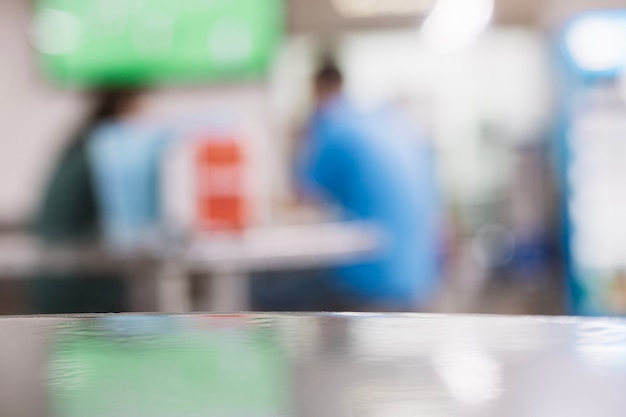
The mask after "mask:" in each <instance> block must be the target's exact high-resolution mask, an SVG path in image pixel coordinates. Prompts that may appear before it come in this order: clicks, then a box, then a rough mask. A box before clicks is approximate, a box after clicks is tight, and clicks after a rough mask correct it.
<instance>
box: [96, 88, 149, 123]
mask: <svg viewBox="0 0 626 417" xmlns="http://www.w3.org/2000/svg"><path fill="white" fill-rule="evenodd" d="M140 94H141V91H140V90H137V89H111V90H102V91H99V92H97V93H96V104H95V106H94V107H93V110H92V112H91V116H90V117H89V120H91V121H92V122H93V124H96V123H99V122H102V121H105V120H108V119H113V118H115V117H117V116H119V115H120V114H122V113H124V111H125V110H126V109H125V106H128V104H129V103H131V102H132V101H133V100H135V99H136V98H137V96H139V95H140Z"/></svg>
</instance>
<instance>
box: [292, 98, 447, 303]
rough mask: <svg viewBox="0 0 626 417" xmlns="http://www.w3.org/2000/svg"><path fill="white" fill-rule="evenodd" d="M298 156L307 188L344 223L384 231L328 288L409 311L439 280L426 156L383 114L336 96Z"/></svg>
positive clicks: (398, 121) (420, 144)
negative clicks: (373, 248)
mask: <svg viewBox="0 0 626 417" xmlns="http://www.w3.org/2000/svg"><path fill="white" fill-rule="evenodd" d="M309 134H310V138H309V141H308V147H307V149H306V150H305V152H304V154H303V161H301V167H302V168H303V172H302V173H301V175H302V179H303V180H304V185H305V187H306V189H307V190H308V191H310V192H317V193H318V194H319V193H321V194H323V195H325V196H326V197H327V198H329V199H330V200H332V201H334V202H335V203H336V204H338V205H339V206H340V207H341V208H342V209H343V212H344V213H343V216H344V218H345V219H346V220H354V219H358V220H366V221H371V222H374V223H376V224H377V226H379V228H380V229H381V230H382V231H383V232H384V237H385V239H384V241H383V242H382V247H381V249H380V250H379V251H378V253H377V255H376V257H375V258H374V259H372V260H369V261H367V262H365V263H361V264H352V265H346V266H343V267H341V268H340V269H339V270H338V271H337V274H336V278H334V284H335V285H336V286H337V288H338V290H339V291H340V292H341V293H342V294H343V295H344V296H345V297H347V298H352V299H355V300H358V301H364V302H371V303H381V304H384V305H387V304H388V305H400V306H407V307H409V306H415V305H416V304H418V303H420V302H423V301H424V300H426V299H428V298H429V297H430V296H432V294H433V291H434V289H435V288H436V283H437V277H438V254H439V245H438V242H439V227H438V226H439V220H438V201H437V200H438V198H437V190H436V185H435V184H436V180H435V173H434V167H433V158H432V154H431V153H430V151H429V149H428V147H427V145H426V144H425V143H424V141H420V140H419V137H418V136H417V133H415V132H414V131H413V129H411V128H410V126H409V124H408V123H406V122H405V121H404V120H402V118H401V117H399V116H398V115H397V114H394V112H393V111H390V110H376V111H363V110H358V109H356V108H355V107H353V106H351V105H350V104H349V103H348V102H347V101H345V100H343V99H337V100H335V101H333V102H331V103H329V104H328V105H326V106H325V107H324V108H323V109H321V110H320V111H318V112H317V113H316V114H315V116H314V117H313V120H312V122H311V126H310V130H309Z"/></svg>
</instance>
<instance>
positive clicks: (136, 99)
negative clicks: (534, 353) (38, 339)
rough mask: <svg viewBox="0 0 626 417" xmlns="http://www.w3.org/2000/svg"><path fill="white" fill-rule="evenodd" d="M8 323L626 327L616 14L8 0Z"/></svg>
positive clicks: (544, 8) (4, 214)
mask: <svg viewBox="0 0 626 417" xmlns="http://www.w3.org/2000/svg"><path fill="white" fill-rule="evenodd" d="M0 54H1V55H0V174H1V175H0V314H7V315H9V314H46V313H56V314H61V313H101V312H102V313H110V312H194V311H220V312H229V311H230V312H232V311H420V312H443V313H497V314H542V315H563V314H573V315H622V314H624V313H626V190H625V189H624V188H623V187H624V186H623V184H624V183H625V182H626V169H625V168H624V167H625V166H626V165H625V164H623V162H620V161H621V159H620V158H621V157H620V155H622V154H620V152H624V155H626V142H625V141H624V140H623V139H624V138H623V137H622V135H626V124H625V122H624V120H626V119H624V118H623V114H625V113H622V112H623V111H626V76H625V74H626V72H625V71H626V1H623V0H613V1H610V0H593V1H592V0H2V1H1V2H0Z"/></svg>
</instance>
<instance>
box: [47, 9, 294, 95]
mask: <svg viewBox="0 0 626 417" xmlns="http://www.w3.org/2000/svg"><path fill="white" fill-rule="evenodd" d="M282 32H283V7H282V0H40V1H39V3H38V5H37V8H36V15H35V40H36V46H37V49H38V50H39V53H40V57H41V62H42V65H43V68H44V71H45V72H46V74H48V75H49V76H50V77H51V78H52V79H54V80H56V81H60V82H62V83H64V84H77V85H100V84H103V85H115V84H121V85H132V84H146V83H158V82H171V81H192V82H193V81H204V80H235V79H254V78H258V77H260V76H262V75H263V74H264V73H265V72H266V71H267V69H268V67H269V65H270V63H271V60H272V58H273V53H274V51H275V49H276V46H277V45H278V42H279V41H280V38H281V35H282Z"/></svg>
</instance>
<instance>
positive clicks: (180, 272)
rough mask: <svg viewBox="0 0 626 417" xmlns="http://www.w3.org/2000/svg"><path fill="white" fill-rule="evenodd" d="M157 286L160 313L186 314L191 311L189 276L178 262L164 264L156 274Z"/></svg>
mask: <svg viewBox="0 0 626 417" xmlns="http://www.w3.org/2000/svg"><path fill="white" fill-rule="evenodd" d="M157 285H158V288H157V293H158V294H157V297H158V309H159V311H160V312H163V313H187V312H190V311H192V307H193V306H192V303H191V289H190V280H189V276H188V274H187V271H186V269H185V268H184V267H183V266H182V265H181V264H180V263H179V262H174V261H168V262H165V263H164V265H163V266H162V267H161V270H160V271H159V272H158V284H157Z"/></svg>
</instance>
